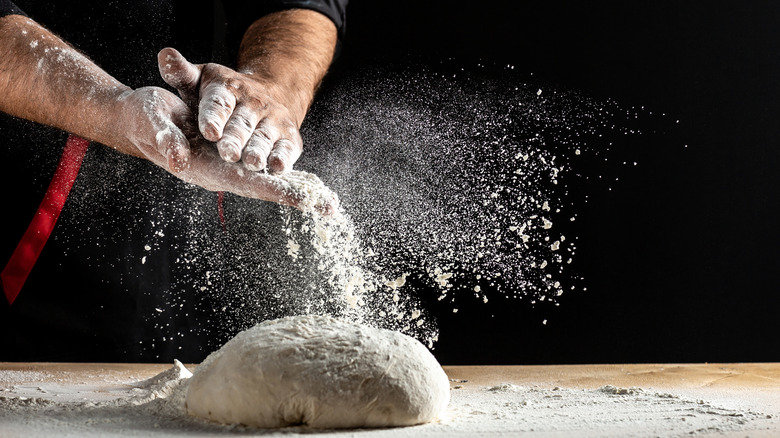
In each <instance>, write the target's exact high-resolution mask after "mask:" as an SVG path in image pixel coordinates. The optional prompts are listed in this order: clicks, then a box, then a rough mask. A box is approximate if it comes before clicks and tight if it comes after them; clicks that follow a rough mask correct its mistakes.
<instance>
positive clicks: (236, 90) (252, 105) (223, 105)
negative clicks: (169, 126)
mask: <svg viewBox="0 0 780 438" xmlns="http://www.w3.org/2000/svg"><path fill="white" fill-rule="evenodd" d="M157 59H158V63H159V68H160V74H161V75H162V77H163V80H165V82H166V83H168V84H169V85H171V86H172V87H174V88H176V89H177V90H178V91H179V94H180V95H181V97H182V99H183V100H184V101H185V102H186V103H187V105H188V106H189V107H190V108H191V109H192V110H193V111H196V112H197V121H198V128H199V130H200V133H201V135H203V137H204V138H205V139H206V140H208V141H212V142H216V144H217V150H218V151H219V155H220V156H221V157H222V159H223V160H225V161H228V162H237V161H239V160H241V161H243V163H244V164H245V165H246V167H247V168H248V169H249V170H253V171H261V170H266V168H267V169H268V170H269V171H270V172H271V173H282V172H286V171H289V170H290V169H292V166H293V164H294V163H295V161H297V160H298V157H300V155H301V152H302V150H303V141H302V140H301V135H300V133H299V132H298V127H299V126H300V124H301V122H302V121H303V114H295V113H294V111H293V110H292V108H293V107H294V106H293V105H285V104H284V102H283V99H284V98H285V93H284V92H282V91H281V90H279V89H278V88H277V87H276V86H275V85H274V84H271V83H267V81H264V80H263V79H262V78H261V77H260V76H259V75H258V76H253V75H251V74H244V73H239V72H236V71H234V70H232V69H230V68H227V67H225V66H222V65H219V64H201V65H196V64H191V63H190V62H188V61H187V60H186V59H185V58H184V56H182V55H181V54H180V53H179V52H178V51H176V50H175V49H172V48H166V49H163V50H161V51H160V53H159V54H158V58H157Z"/></svg>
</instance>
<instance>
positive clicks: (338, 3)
mask: <svg viewBox="0 0 780 438" xmlns="http://www.w3.org/2000/svg"><path fill="white" fill-rule="evenodd" d="M0 1H2V0H0ZM347 2H348V0H243V1H240V0H232V1H231V0H225V2H224V4H225V13H226V14H227V16H228V19H229V20H230V21H232V22H233V23H234V24H236V25H238V26H239V27H240V28H241V32H242V33H243V31H244V30H246V28H247V27H248V26H249V25H250V24H252V23H253V22H254V21H255V20H257V19H258V18H260V17H262V16H264V15H267V14H270V13H273V12H279V11H283V10H285V9H296V8H300V9H310V10H313V11H317V12H320V13H322V14H323V15H325V16H326V17H328V18H330V20H331V21H333V24H335V25H336V29H338V35H339V40H341V39H342V38H343V37H344V30H345V28H346V17H347V15H346V9H347Z"/></svg>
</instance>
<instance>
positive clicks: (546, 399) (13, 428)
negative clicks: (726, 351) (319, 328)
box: [0, 363, 780, 438]
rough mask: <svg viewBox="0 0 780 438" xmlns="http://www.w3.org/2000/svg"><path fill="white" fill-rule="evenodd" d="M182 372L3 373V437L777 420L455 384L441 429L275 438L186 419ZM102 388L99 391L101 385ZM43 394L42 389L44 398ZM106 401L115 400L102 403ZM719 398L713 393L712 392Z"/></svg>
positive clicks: (732, 430) (603, 391)
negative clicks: (86, 379)
mask: <svg viewBox="0 0 780 438" xmlns="http://www.w3.org/2000/svg"><path fill="white" fill-rule="evenodd" d="M187 376H188V372H187V371H186V370H185V369H184V367H183V366H181V364H178V363H177V364H175V365H174V367H172V368H171V369H169V370H167V371H165V372H163V373H161V374H159V375H157V376H155V377H153V378H151V379H148V380H145V381H141V382H133V381H127V380H125V381H121V379H120V380H117V379H116V378H112V377H109V376H103V377H99V376H94V377H93V379H92V386H89V387H86V388H85V386H86V385H84V384H83V383H62V382H58V380H60V379H58V378H54V376H52V375H47V374H46V373H39V372H35V373H33V372H9V371H3V372H0V436H3V437H8V438H17V437H25V438H27V437H41V438H49V437H58V438H75V437H79V438H81V437H87V438H91V437H101V436H107V435H110V436H118V437H141V436H143V437H149V436H152V437H174V436H183V435H187V436H203V437H206V436H218V435H225V434H230V435H235V434H238V435H242V436H291V435H293V436H297V435H305V436H307V437H310V436H322V437H327V438H343V437H344V438H345V437H352V436H355V435H363V434H366V435H370V436H372V437H374V436H378V437H388V438H393V437H396V438H406V437H448V438H449V437H453V436H454V437H470V436H496V437H508V436H518V435H522V436H531V437H535V436H539V437H552V438H559V437H560V438H563V437H570V436H581V437H648V436H654V437H660V438H666V437H679V436H723V435H726V436H773V433H774V432H776V431H777V430H780V429H778V428H780V423H779V422H778V418H780V417H779V416H778V415H777V414H776V413H773V412H765V411H764V410H763V409H762V408H761V406H760V405H761V403H757V402H755V401H753V400H752V397H751V396H750V395H749V393H748V394H745V395H744V397H743V398H742V400H741V401H739V402H737V400H732V401H731V402H727V401H725V400H724V401H719V402H714V401H709V400H707V398H706V397H703V396H702V395H701V394H700V393H699V395H697V396H683V395H680V394H673V393H669V392H667V391H656V390H653V389H651V388H621V387H617V386H611V385H607V386H602V387H599V388H592V389H574V388H561V387H554V388H537V387H533V386H531V387H526V386H518V385H514V384H511V383H503V384H497V385H494V386H480V385H478V384H474V383H472V382H468V381H463V380H454V381H452V382H451V385H452V386H451V387H452V389H451V390H450V392H451V401H450V404H449V406H448V408H447V409H446V411H445V412H444V413H443V415H442V417H441V420H440V421H438V422H434V423H429V424H425V425H421V426H415V427H405V428H393V429H374V430H365V429H363V430H348V431H342V432H340V431H336V430H318V429H315V428H312V427H307V426H292V427H287V428H284V429H281V430H278V431H270V430H262V429H256V428H252V427H247V426H240V425H221V424H217V423H213V422H208V421H205V420H202V419H199V418H197V417H193V416H190V415H187V412H186V407H185V397H186V394H187V391H188V388H189V385H190V381H191V379H190V378H188V377H187ZM99 379H103V382H104V383H103V384H102V385H96V384H95V383H96V381H97V380H99ZM39 388H40V389H39ZM107 391H108V392H110V393H111V394H112V397H113V399H111V400H104V399H103V398H102V397H103V396H102V395H101V394H105V392H107ZM699 391H700V392H701V391H705V392H706V391H707V390H706V388H703V389H700V390H699ZM707 393H708V394H710V395H715V394H716V392H712V391H710V392H707Z"/></svg>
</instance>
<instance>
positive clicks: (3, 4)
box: [0, 0, 26, 17]
mask: <svg viewBox="0 0 780 438" xmlns="http://www.w3.org/2000/svg"><path fill="white" fill-rule="evenodd" d="M6 15H26V14H25V13H24V12H23V11H22V10H21V9H19V7H18V6H16V5H15V4H14V2H12V1H11V0H0V17H5V16H6Z"/></svg>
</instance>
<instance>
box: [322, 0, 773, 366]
mask: <svg viewBox="0 0 780 438" xmlns="http://www.w3.org/2000/svg"><path fill="white" fill-rule="evenodd" d="M778 29H780V6H778V5H777V4H775V3H772V2H756V1H754V2H560V1H554V2H512V1H497V2H485V3H478V2H473V3H472V4H455V3H453V2H445V1H426V2H413V1H370V2H357V1H356V2H353V3H352V4H351V5H350V6H349V19H348V28H347V39H346V41H345V45H344V51H343V53H342V57H341V59H340V60H339V64H338V65H337V67H336V69H335V71H334V74H339V71H340V69H343V70H348V69H350V68H354V67H356V66H360V65H362V64H365V63H372V62H374V63H377V62H378V63H388V64H392V63H393V62H398V63H408V62H411V63H420V64H423V65H424V64H426V63H430V64H436V63H437V62H440V61H442V60H444V59H448V58H453V59H454V60H455V62H456V63H457V62H459V63H461V64H462V66H463V67H464V68H467V69H468V68H470V67H471V68H476V65H477V63H482V64H487V65H497V66H502V65H507V64H511V65H514V66H515V67H516V70H518V71H520V72H526V73H529V74H530V73H533V74H534V77H535V78H536V79H538V80H541V81H546V82H548V83H551V84H555V85H556V86H559V87H562V88H567V89H574V90H579V91H580V92H582V93H583V94H585V95H588V96H592V97H594V98H597V99H609V98H611V99H614V100H615V101H617V102H619V103H620V104H621V105H624V106H626V107H631V106H636V107H640V106H644V107H645V108H646V109H649V110H652V111H656V112H664V113H666V114H667V115H669V117H671V118H673V119H679V120H680V123H679V125H677V127H676V129H675V130H674V132H673V134H672V135H670V136H669V137H667V138H666V141H667V142H668V143H666V144H661V145H656V146H655V147H645V148H641V149H639V150H636V151H633V152H632V154H633V155H632V156H633V157H634V159H635V160H636V161H638V162H639V165H638V166H637V167H635V168H633V169H631V171H630V172H628V173H626V174H624V175H623V176H622V177H621V179H620V181H619V182H617V183H616V184H614V185H613V186H612V187H613V188H612V190H611V191H608V190H595V191H593V192H592V193H590V202H589V203H588V204H587V206H586V207H585V209H584V211H582V212H581V213H580V216H579V217H580V219H581V221H580V222H579V223H578V226H579V227H580V228H579V230H578V232H579V262H578V265H577V269H578V270H579V272H580V273H581V274H582V275H583V277H584V278H585V281H584V283H585V285H586V286H587V291H585V292H580V293H576V294H570V295H567V296H565V297H562V298H561V300H560V302H561V305H560V307H559V308H556V309H553V310H550V309H540V308H535V307H533V306H530V305H526V306H523V305H512V306H502V305H500V304H495V305H491V304H488V305H485V306H481V305H480V306H473V307H470V308H466V309H460V312H459V313H458V315H452V314H451V313H446V312H445V313H443V314H442V315H440V327H441V332H442V336H441V339H440V342H439V343H438V346H437V349H436V350H435V354H436V355H437V357H438V358H439V360H440V361H441V362H442V363H447V364H493V363H605V362H721V361H725V362H731V361H777V360H780V350H779V349H778V348H777V345H778V342H777V340H776V339H777V334H778V333H780V318H778V315H777V312H778V303H780V300H778V299H777V294H778V292H780V287H779V286H780V282H779V281H778V274H779V273H780V269H778V268H780V263H778V257H777V248H778V243H780V239H778V237H779V236H780V233H778V231H777V223H778V221H777V212H778V208H777V198H778V196H777V191H778V188H780V180H779V179H778V173H779V170H780V166H778V165H779V164H780V162H779V161H780V152H778V149H777V147H778V145H779V144H780V143H779V142H778V140H780V135H779V134H780V132H778V124H777V122H776V117H777V116H778V114H780V113H779V112H778V99H780V90H778V80H780V30H778ZM686 146H687V147H686ZM544 319H546V320H547V324H546V325H545V324H542V320H544Z"/></svg>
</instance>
